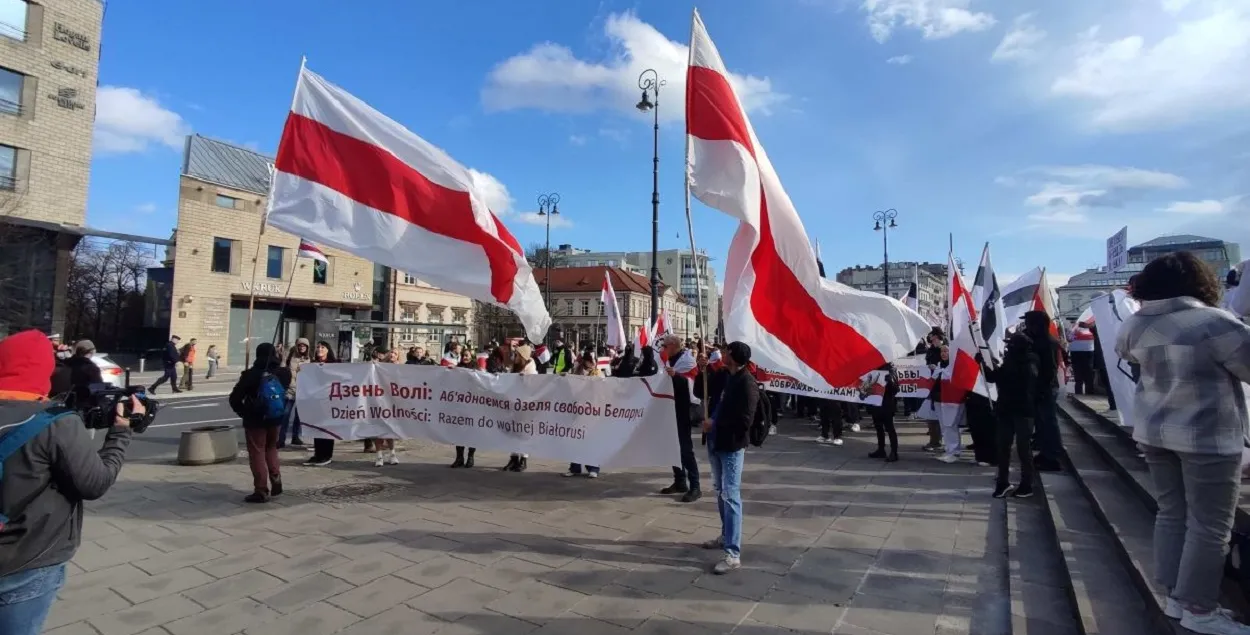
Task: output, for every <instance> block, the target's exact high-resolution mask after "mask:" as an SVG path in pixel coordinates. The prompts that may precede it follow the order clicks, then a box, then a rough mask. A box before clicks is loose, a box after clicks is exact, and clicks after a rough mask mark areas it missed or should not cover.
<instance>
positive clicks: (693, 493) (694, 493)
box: [681, 489, 703, 503]
mask: <svg viewBox="0 0 1250 635" xmlns="http://www.w3.org/2000/svg"><path fill="white" fill-rule="evenodd" d="M700 498H703V492H700V491H699V490H697V489H692V490H690V491H689V492H686V495H685V496H682V497H681V502H683V503H693V502H695V501H697V500H699V499H700Z"/></svg>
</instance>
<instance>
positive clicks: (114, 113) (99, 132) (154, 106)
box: [94, 86, 191, 154]
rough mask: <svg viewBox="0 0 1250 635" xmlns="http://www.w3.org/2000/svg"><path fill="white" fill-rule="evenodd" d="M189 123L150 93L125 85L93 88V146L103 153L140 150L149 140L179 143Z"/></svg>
mask: <svg viewBox="0 0 1250 635" xmlns="http://www.w3.org/2000/svg"><path fill="white" fill-rule="evenodd" d="M190 132H191V126H190V125H188V124H187V122H186V121H184V120H183V119H182V116H180V115H179V114H178V113H176V112H174V111H172V110H168V109H166V108H165V107H164V106H162V105H161V104H160V102H159V101H157V99H156V98H155V97H153V96H151V95H145V94H143V93H142V92H140V91H139V90H138V89H136V88H127V87H125V86H101V87H100V89H99V91H97V92H96V117H95V134H94V142H95V149H96V151H98V152H103V153H117V154H120V153H128V152H144V151H146V150H147V149H148V147H149V146H150V145H152V144H157V145H164V146H167V147H169V148H174V149H179V148H182V147H183V143H184V140H185V137H186V136H187V135H188V134H189V133H190Z"/></svg>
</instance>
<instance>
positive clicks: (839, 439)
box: [830, 438, 842, 445]
mask: <svg viewBox="0 0 1250 635" xmlns="http://www.w3.org/2000/svg"><path fill="white" fill-rule="evenodd" d="M830 443H832V444H834V445H842V439H841V438H837V439H834V440H832V441H830Z"/></svg>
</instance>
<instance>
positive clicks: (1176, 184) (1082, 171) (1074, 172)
mask: <svg viewBox="0 0 1250 635" xmlns="http://www.w3.org/2000/svg"><path fill="white" fill-rule="evenodd" d="M1038 171H1039V172H1043V173H1045V174H1049V175H1051V176H1055V177H1059V178H1062V179H1067V180H1070V181H1080V182H1090V183H1097V184H1100V185H1104V186H1106V187H1114V188H1136V189H1168V190H1170V189H1177V188H1182V187H1185V186H1187V185H1188V182H1187V181H1186V180H1185V179H1184V178H1183V177H1180V176H1177V175H1175V174H1170V173H1168V172H1159V171H1155V170H1142V169H1138V168H1120V167H1113V166H1109V165H1094V164H1085V165H1070V166H1051V167H1044V168H1039V169H1038Z"/></svg>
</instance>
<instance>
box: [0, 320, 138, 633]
mask: <svg viewBox="0 0 1250 635" xmlns="http://www.w3.org/2000/svg"><path fill="white" fill-rule="evenodd" d="M54 366H55V359H54V356H53V350H52V347H50V346H48V338H47V337H46V336H45V335H44V334H43V333H40V332H39V331H23V332H21V333H18V334H16V335H11V336H9V337H7V338H5V339H4V340H0V427H3V428H4V429H3V431H2V432H0V442H2V441H3V439H4V437H5V436H6V435H9V434H14V433H15V432H16V431H17V430H19V428H20V424H24V423H26V422H28V421H30V422H32V423H33V421H32V420H36V417H37V416H39V415H42V414H44V413H45V411H48V410H49V409H50V408H52V407H56V406H59V405H60V404H57V403H55V402H50V401H48V393H49V391H50V390H51V389H52V386H51V381H52V380H51V377H52V371H53V367H54ZM131 407H132V408H133V409H134V412H135V413H136V414H143V412H144V410H143V405H142V404H141V403H139V401H138V399H136V398H134V397H131ZM118 410H119V411H118V412H117V413H116V415H115V417H114V420H113V427H112V428H111V429H110V430H109V432H108V435H107V436H106V437H105V439H104V446H103V447H99V443H98V442H95V441H92V439H91V435H90V434H88V432H87V428H86V426H85V425H84V424H83V420H82V419H81V418H79V416H78V415H77V414H76V413H74V412H73V411H66V412H64V413H62V414H60V415H59V416H58V417H57V418H56V419H55V420H54V421H53V422H52V424H51V425H49V426H47V427H45V428H43V429H42V430H39V432H38V434H36V435H35V436H34V437H33V438H32V439H30V440H29V441H27V442H26V443H24V444H22V445H21V446H20V447H18V448H17V449H16V451H14V452H13V453H12V454H9V456H8V457H7V458H5V459H4V472H3V473H2V475H0V513H2V514H3V516H4V517H5V518H6V519H7V522H4V523H3V525H2V526H0V633H4V635H37V634H38V633H39V632H40V631H42V630H43V622H44V620H45V619H46V618H47V616H48V612H49V611H50V610H51V608H52V603H53V602H54V601H55V600H56V593H57V590H58V589H60V588H61V586H62V585H64V584H65V574H66V571H65V563H67V562H69V561H70V560H71V559H72V558H73V557H74V553H75V552H76V551H78V545H79V543H80V541H81V540H82V518H83V505H82V504H83V501H88V500H95V499H97V498H100V497H101V496H103V495H104V493H105V492H107V491H108V489H109V488H110V487H112V485H113V482H114V481H116V480H117V474H118V472H119V471H121V467H122V462H123V461H124V460H125V455H126V447H127V446H128V445H130V435H131V432H130V422H129V420H128V419H127V418H126V417H125V416H123V415H122V414H121V412H120V411H121V406H120V404H119V407H118Z"/></svg>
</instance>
